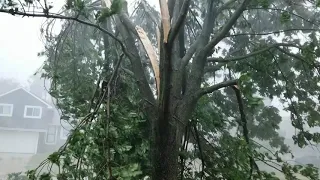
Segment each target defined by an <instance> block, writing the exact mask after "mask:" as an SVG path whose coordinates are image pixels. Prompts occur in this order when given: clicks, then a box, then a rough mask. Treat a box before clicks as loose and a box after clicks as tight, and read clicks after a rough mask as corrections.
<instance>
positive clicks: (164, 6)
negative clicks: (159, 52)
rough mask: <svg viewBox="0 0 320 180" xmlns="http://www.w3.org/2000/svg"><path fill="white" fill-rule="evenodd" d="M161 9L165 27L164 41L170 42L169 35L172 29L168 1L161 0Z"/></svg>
mask: <svg viewBox="0 0 320 180" xmlns="http://www.w3.org/2000/svg"><path fill="white" fill-rule="evenodd" d="M159 3H160V11H161V21H162V28H163V42H165V43H167V42H168V35H169V31H170V14H169V9H168V3H167V1H166V0H159Z"/></svg>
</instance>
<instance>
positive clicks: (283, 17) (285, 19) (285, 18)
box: [280, 11, 291, 24]
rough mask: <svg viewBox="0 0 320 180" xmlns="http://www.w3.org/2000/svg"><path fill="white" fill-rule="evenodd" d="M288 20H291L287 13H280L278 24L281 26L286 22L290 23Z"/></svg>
mask: <svg viewBox="0 0 320 180" xmlns="http://www.w3.org/2000/svg"><path fill="white" fill-rule="evenodd" d="M290 18H291V15H290V13H289V12H287V11H284V12H282V13H281V16H280V22H281V23H282V24H285V23H288V22H290Z"/></svg>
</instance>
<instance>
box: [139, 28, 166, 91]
mask: <svg viewBox="0 0 320 180" xmlns="http://www.w3.org/2000/svg"><path fill="white" fill-rule="evenodd" d="M136 31H137V33H138V35H139V37H140V40H141V42H142V44H143V47H144V49H145V50H146V52H147V54H148V56H149V59H150V61H151V65H152V68H153V72H154V75H155V78H156V86H157V92H158V93H159V92H160V91H159V88H160V71H159V63H158V58H157V53H156V51H155V49H154V48H153V46H152V44H151V41H150V40H149V38H148V36H147V34H146V32H145V31H144V30H143V29H142V28H141V27H139V26H136Z"/></svg>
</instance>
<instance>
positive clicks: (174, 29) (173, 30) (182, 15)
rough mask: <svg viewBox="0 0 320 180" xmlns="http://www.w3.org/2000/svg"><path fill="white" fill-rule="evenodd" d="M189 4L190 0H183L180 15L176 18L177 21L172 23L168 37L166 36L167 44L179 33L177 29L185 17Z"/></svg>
mask: <svg viewBox="0 0 320 180" xmlns="http://www.w3.org/2000/svg"><path fill="white" fill-rule="evenodd" d="M189 5H190V0H184V1H183V4H182V7H181V10H180V15H179V17H178V19H177V22H176V23H175V24H174V25H173V27H172V28H171V30H170V32H169V38H168V43H169V44H172V42H173V41H174V39H175V38H176V36H177V34H178V33H179V30H180V28H181V26H182V25H183V23H184V21H185V19H186V17H187V14H188V9H189Z"/></svg>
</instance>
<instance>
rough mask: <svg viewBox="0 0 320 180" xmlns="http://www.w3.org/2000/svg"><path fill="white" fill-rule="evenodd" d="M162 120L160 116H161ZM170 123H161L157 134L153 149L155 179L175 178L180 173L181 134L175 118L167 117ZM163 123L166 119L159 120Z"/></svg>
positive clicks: (173, 179)
mask: <svg viewBox="0 0 320 180" xmlns="http://www.w3.org/2000/svg"><path fill="white" fill-rule="evenodd" d="M159 120H160V118H159ZM165 121H168V122H169V123H168V124H166V125H164V126H163V125H160V126H158V127H161V128H157V129H156V130H157V132H156V136H155V147H154V148H155V150H154V151H153V153H154V154H153V159H154V162H153V168H154V172H153V178H152V179H153V180H175V179H177V178H178V174H179V164H178V156H179V144H180V141H179V139H181V137H180V136H181V135H180V134H179V133H178V132H179V131H178V127H177V124H176V123H175V119H174V118H170V119H166V120H165ZM158 122H159V124H161V123H162V122H164V121H158Z"/></svg>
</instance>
